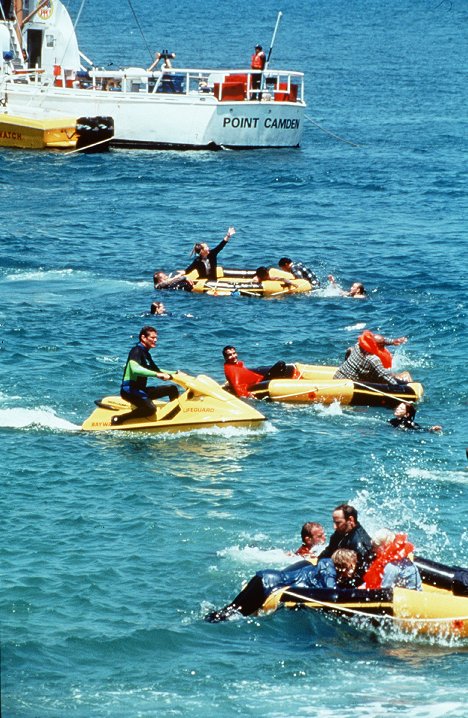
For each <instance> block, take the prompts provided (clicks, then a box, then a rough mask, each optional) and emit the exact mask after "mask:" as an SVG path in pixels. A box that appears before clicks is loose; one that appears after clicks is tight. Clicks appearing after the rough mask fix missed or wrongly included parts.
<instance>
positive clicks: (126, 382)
mask: <svg viewBox="0 0 468 718" xmlns="http://www.w3.org/2000/svg"><path fill="white" fill-rule="evenodd" d="M138 339H139V341H138V344H136V346H134V347H133V349H131V350H130V352H129V355H128V359H127V363H126V365H125V369H124V375H123V380H122V385H121V387H120V396H121V397H122V399H125V400H126V401H129V402H130V403H131V404H134V405H135V406H136V408H135V409H133V410H132V411H129V412H127V413H126V414H119V415H117V416H113V417H112V425H113V426H116V425H118V424H122V422H124V421H128V419H136V418H140V417H147V416H152V415H153V414H155V413H156V407H155V405H154V404H153V402H152V399H159V398H161V397H163V396H168V397H169V401H172V400H173V399H177V397H178V396H179V391H178V389H177V387H176V386H174V384H171V385H170V386H168V387H164V386H158V387H147V386H146V383H147V381H148V377H151V376H155V377H158V379H163V381H168V380H169V379H170V378H171V376H170V374H166V373H165V372H162V371H161V369H160V368H159V367H158V366H157V365H156V364H155V363H154V361H153V358H152V356H151V354H150V349H154V347H155V346H156V342H157V340H158V333H157V331H156V329H155V328H154V327H150V326H145V327H143V329H141V331H140V334H139V336H138Z"/></svg>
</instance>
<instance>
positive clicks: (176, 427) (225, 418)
mask: <svg viewBox="0 0 468 718" xmlns="http://www.w3.org/2000/svg"><path fill="white" fill-rule="evenodd" d="M171 379H172V381H173V382H174V383H176V384H179V386H181V387H183V388H184V389H185V391H184V392H183V393H182V394H180V396H179V397H178V398H177V399H174V400H173V401H161V400H159V401H158V400H156V401H154V404H155V406H156V407H157V411H156V414H153V416H149V417H143V418H135V419H130V420H129V421H125V422H124V423H122V424H117V425H116V426H112V425H111V419H112V417H113V416H115V415H119V414H125V413H126V412H129V411H131V410H132V409H133V408H134V406H133V405H132V404H130V403H129V402H127V401H125V399H122V398H121V397H120V396H106V397H104V398H103V399H98V400H97V401H96V402H95V403H96V405H97V408H96V409H95V410H94V411H93V413H92V414H91V416H90V417H88V419H86V420H85V421H84V423H83V425H82V427H81V428H82V429H84V430H85V431H109V430H112V431H128V430H136V429H138V430H141V431H184V430H185V431H186V430H188V429H202V428H206V427H209V426H226V425H236V426H237V425H241V426H253V425H256V424H258V422H260V421H264V420H265V417H264V416H263V414H260V412H259V411H257V410H256V409H254V408H253V407H252V406H249V404H247V403H245V402H243V401H241V400H240V399H238V398H237V397H235V396H233V395H232V394H229V393H228V392H227V391H225V390H224V389H222V388H221V387H220V386H219V384H217V383H216V382H215V381H214V380H213V379H211V378H210V377H209V376H205V375H203V374H200V375H199V376H197V377H194V376H190V375H189V374H185V373H184V372H181V371H177V372H174V373H171Z"/></svg>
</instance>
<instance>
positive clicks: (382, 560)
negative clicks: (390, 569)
mask: <svg viewBox="0 0 468 718" xmlns="http://www.w3.org/2000/svg"><path fill="white" fill-rule="evenodd" d="M406 539H407V535H406V534H397V535H396V536H395V539H394V540H393V541H392V543H391V544H389V545H388V546H387V547H386V548H385V549H384V550H383V551H382V553H380V554H379V555H378V556H377V558H376V559H375V561H373V562H372V563H371V565H370V566H369V568H368V570H367V572H366V573H365V575H364V583H365V584H366V588H380V586H381V585H382V577H383V572H384V568H385V566H386V565H387V563H392V561H398V560H399V559H402V558H408V556H409V554H410V553H412V552H413V551H414V546H413V544H411V543H409V541H407V540H406Z"/></svg>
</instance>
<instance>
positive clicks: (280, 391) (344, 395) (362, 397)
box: [250, 363, 424, 408]
mask: <svg viewBox="0 0 468 718" xmlns="http://www.w3.org/2000/svg"><path fill="white" fill-rule="evenodd" d="M288 366H291V367H292V371H291V377H292V378H290V379H287V378H285V379H270V381H265V382H260V383H259V384H256V385H255V387H254V388H253V389H251V390H250V391H251V393H252V394H254V395H255V396H256V397H257V398H258V399H265V398H267V399H271V400H272V401H287V402H299V403H308V402H317V403H321V404H331V403H332V402H334V401H339V402H340V404H345V405H346V404H353V405H355V406H382V407H389V408H393V407H395V406H396V404H398V403H399V402H401V401H411V402H414V401H419V400H420V399H421V397H422V395H423V393H424V389H423V387H422V384H420V383H419V382H411V383H410V384H400V385H398V386H395V385H394V384H371V383H368V382H359V381H353V380H352V379H333V376H334V374H335V372H336V370H337V369H338V367H336V366H321V365H317V364H299V363H298V364H294V365H288Z"/></svg>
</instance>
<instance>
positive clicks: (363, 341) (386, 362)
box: [358, 329, 392, 369]
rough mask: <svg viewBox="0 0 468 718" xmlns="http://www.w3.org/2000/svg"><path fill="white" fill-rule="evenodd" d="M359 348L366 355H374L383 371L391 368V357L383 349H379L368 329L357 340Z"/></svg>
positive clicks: (386, 350)
mask: <svg viewBox="0 0 468 718" xmlns="http://www.w3.org/2000/svg"><path fill="white" fill-rule="evenodd" d="M358 342H359V346H360V347H361V349H363V350H364V351H365V352H367V353H368V354H375V356H377V357H379V359H380V361H381V362H382V364H383V366H384V367H385V369H390V368H391V366H392V355H391V354H390V352H389V351H388V349H386V348H385V347H380V346H379V345H378V344H377V342H376V341H375V337H374V335H373V334H372V332H371V331H369V329H366V330H365V331H363V332H362V334H361V336H360V337H359V339H358Z"/></svg>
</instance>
